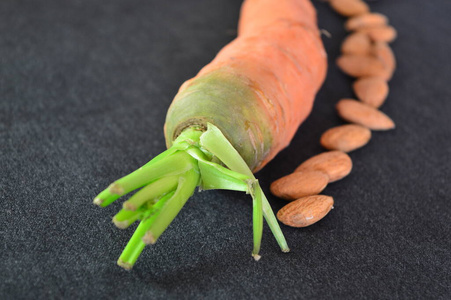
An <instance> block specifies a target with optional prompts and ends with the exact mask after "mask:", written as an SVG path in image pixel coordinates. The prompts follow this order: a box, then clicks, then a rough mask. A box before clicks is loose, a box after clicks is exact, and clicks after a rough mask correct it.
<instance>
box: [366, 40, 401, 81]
mask: <svg viewBox="0 0 451 300" xmlns="http://www.w3.org/2000/svg"><path fill="white" fill-rule="evenodd" d="M371 54H372V55H373V56H375V57H376V58H377V59H379V60H380V61H381V62H382V63H383V64H384V70H385V71H384V74H382V76H381V77H382V78H384V79H385V80H390V79H391V78H392V76H393V73H394V72H395V69H396V58H395V55H394V54H393V51H392V50H391V48H390V46H389V45H388V44H387V43H385V42H376V43H374V44H373V46H372V48H371Z"/></svg>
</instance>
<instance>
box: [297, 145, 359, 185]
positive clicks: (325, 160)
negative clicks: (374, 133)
mask: <svg viewBox="0 0 451 300" xmlns="http://www.w3.org/2000/svg"><path fill="white" fill-rule="evenodd" d="M307 170H317V171H322V172H324V173H326V174H327V175H328V176H329V182H334V181H337V180H340V179H342V178H343V177H345V176H347V175H348V174H349V173H350V172H351V170H352V160H351V158H350V157H349V156H348V155H347V154H346V153H344V152H342V151H328V152H323V153H321V154H318V155H315V156H313V157H310V158H309V159H307V160H306V161H304V162H303V163H302V164H300V165H299V167H297V168H296V170H294V171H295V172H305V171H307Z"/></svg>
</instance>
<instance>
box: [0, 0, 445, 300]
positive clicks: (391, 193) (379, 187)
mask: <svg viewBox="0 0 451 300" xmlns="http://www.w3.org/2000/svg"><path fill="white" fill-rule="evenodd" d="M369 3H370V5H371V8H372V10H373V11H376V12H381V13H384V14H386V15H387V16H388V17H389V18H390V22H391V24H392V25H393V26H394V27H396V28H397V30H398V32H399V38H398V39H397V40H396V41H395V42H394V43H393V44H392V47H393V50H394V52H395V54H396V56H397V59H398V69H397V71H396V73H395V76H394V77H393V80H392V81H391V82H390V89H391V91H390V95H389V97H388V100H387V103H386V104H384V105H383V107H382V108H381V109H382V110H383V111H384V112H385V113H387V114H388V115H389V116H391V117H392V118H393V120H394V121H395V122H396V124H397V128H396V130H394V131H389V132H374V134H373V138H372V139H371V141H370V143H369V144H368V145H367V146H365V147H364V148H362V149H360V150H357V151H355V152H352V153H351V154H350V156H351V158H352V160H353V162H354V168H353V171H352V173H351V174H350V175H349V176H348V177H346V178H345V179H343V180H341V181H338V182H336V183H332V184H330V185H329V186H328V187H327V188H326V189H325V191H324V194H326V195H331V196H333V197H334V199H335V208H334V210H332V211H331V212H330V214H329V215H328V216H327V217H326V218H325V219H323V220H321V221H320V222H319V223H317V224H315V225H313V226H311V227H308V228H304V229H296V228H289V227H286V226H283V227H282V229H283V231H284V233H285V235H286V238H287V240H288V243H289V245H290V248H291V250H292V251H291V252H290V253H288V254H285V253H282V252H281V251H280V250H279V248H278V246H277V244H276V242H275V240H274V238H273V237H272V234H271V233H270V231H269V229H268V227H267V226H265V231H264V235H263V242H262V251H261V254H262V259H261V260H260V261H259V262H255V261H254V260H253V259H252V257H251V255H250V254H251V249H252V220H251V218H252V215H251V208H252V204H251V200H250V197H249V196H246V195H244V194H243V193H237V192H224V191H209V192H202V193H196V194H195V195H194V196H193V197H192V199H190V200H189V201H188V202H187V204H186V206H185V207H184V208H183V210H182V211H181V213H180V214H179V216H178V217H177V218H176V220H175V221H174V222H173V224H172V225H171V226H170V227H169V229H168V230H167V232H165V233H164V234H163V236H162V237H161V239H160V240H159V241H158V243H157V244H156V245H154V246H151V247H147V248H146V249H145V250H144V252H143V254H142V256H141V258H140V259H139V260H138V262H137V264H136V266H135V268H134V269H133V271H131V272H127V271H125V270H123V269H121V268H119V267H118V266H116V260H117V258H118V256H119V255H120V253H121V250H122V249H123V247H124V246H125V245H126V243H127V241H128V239H129V238H130V236H131V234H132V232H133V229H127V230H119V229H116V228H115V227H114V225H113V224H112V223H111V217H112V216H113V215H114V214H115V212H116V211H118V209H119V208H120V206H121V202H122V201H119V202H118V203H116V204H114V205H111V206H110V207H108V208H105V209H100V208H98V207H96V206H94V205H93V204H92V199H93V198H94V196H95V195H96V194H97V193H98V192H100V191H101V190H102V189H103V188H105V187H106V186H108V184H109V183H110V182H112V181H113V180H115V179H117V178H119V177H121V176H123V175H125V174H127V173H129V172H131V171H133V170H134V169H136V168H138V167H139V166H140V165H142V164H144V163H145V162H147V161H148V160H149V159H150V158H151V157H153V156H155V155H157V154H158V153H160V152H161V151H163V150H164V149H165V146H164V138H163V130H162V128H163V124H164V117H165V112H166V110H167V108H168V106H169V104H170V102H171V100H172V97H173V96H174V95H175V94H176V92H177V89H178V87H179V86H180V84H181V83H182V82H183V81H184V80H186V79H188V78H190V77H192V76H194V75H195V74H196V72H197V71H198V70H199V69H200V68H201V67H202V66H203V65H205V64H207V63H208V62H209V61H210V60H211V59H212V58H213V57H214V55H215V53H217V52H218V51H219V49H221V47H223V46H224V45H225V44H227V43H228V42H229V41H231V40H232V39H233V38H234V36H235V32H236V31H235V29H236V24H237V21H238V12H239V8H240V4H241V1H240V0H228V1H225V0H215V1H212V0H189V1H186V0H185V1H184V0H179V1H175V0H173V1H158V0H148V1H144V0H142V1H138V0H132V1H122V0H109V1H103V0H85V1H82V0H72V1H60V0H43V1H31V0H30V1H26V0H2V1H0V164H1V167H0V172H1V176H0V204H1V207H2V208H1V210H0V243H1V244H0V245H1V252H0V268H1V270H2V271H1V272H0V297H1V298H2V299H52V298H69V299H74V298H83V299H110V298H118V299H149V298H177V299H180V298H181V299H184V298H186V299H188V298H195V299H216V298H220V299H232V298H267V299H270V298H275V297H280V298H298V299H311V298H347V299H362V298H369V299H371V298H372V299H375V298H378V299H388V298H391V299H407V298H408V299H412V298H422V299H424V298H434V299H449V298H450V297H451V288H450V282H451V271H450V270H451V242H450V236H451V226H450V219H451V218H450V217H451V210H450V201H451V197H450V194H451V184H450V179H451V171H450V170H451V162H450V161H451V124H450V123H451V122H450V114H451V101H450V100H451V84H450V78H451V72H450V69H451V65H450V63H449V53H450V52H451V40H450V38H449V37H450V36H451V22H450V18H449V16H450V15H451V1H449V0H436V1H424V0H409V1H405V0H404V1H387V0H385V1H382V0H381V1H371V2H369ZM314 4H315V6H316V8H317V9H318V17H319V25H320V27H321V28H324V29H326V30H327V31H329V32H330V33H331V35H332V37H331V38H327V37H323V40H324V43H325V46H326V49H327V52H328V54H329V65H330V66H329V73H328V77H327V80H326V82H325V84H324V86H323V88H322V89H321V91H320V93H319V94H318V97H317V100H316V103H315V106H314V110H313V113H312V115H311V116H310V117H309V118H308V120H307V121H306V122H305V123H304V124H303V125H302V126H301V127H300V129H299V131H298V133H297V135H296V137H295V138H294V140H293V142H292V144H291V145H290V147H289V148H287V149H286V150H284V151H283V152H281V153H280V154H279V155H278V156H277V157H276V158H275V159H274V160H273V161H272V162H271V163H270V164H269V165H268V166H267V167H265V168H264V169H263V170H262V171H261V172H259V173H258V174H257V177H258V179H259V180H260V181H261V183H262V186H263V187H264V190H265V191H266V192H267V195H268V197H269V200H270V202H271V204H272V206H273V208H274V210H275V211H277V210H278V209H280V208H281V207H282V206H283V205H284V204H285V203H286V202H284V201H283V200H279V199H277V198H275V197H273V196H272V195H270V194H269V192H268V186H269V184H270V182H272V181H273V180H275V179H277V178H279V177H281V176H283V175H286V174H288V173H289V172H291V171H292V170H293V169H294V168H295V167H296V166H297V165H298V164H299V163H301V162H302V161H304V160H305V159H307V158H309V157H310V156H312V155H315V154H317V153H319V152H321V151H322V149H321V146H320V145H319V138H320V136H321V133H322V132H324V131H325V130H326V129H328V128H330V127H333V126H336V125H340V124H344V122H343V121H341V120H340V118H339V117H338V116H337V114H336V112H335V109H334V105H335V103H336V102H337V101H338V100H339V99H340V98H343V97H351V96H352V90H351V83H352V79H351V78H349V77H347V76H345V75H344V74H343V73H341V72H340V71H339V70H338V69H337V67H336V66H335V64H334V61H335V59H336V58H337V56H338V54H339V48H340V43H341V41H342V40H343V38H344V37H345V35H346V33H345V31H344V29H343V22H344V18H342V17H340V16H338V15H337V14H335V13H334V12H333V11H331V9H330V8H329V6H328V5H327V3H324V2H322V1H315V2H314ZM133 228H134V227H133Z"/></svg>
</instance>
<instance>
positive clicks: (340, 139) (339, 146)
mask: <svg viewBox="0 0 451 300" xmlns="http://www.w3.org/2000/svg"><path fill="white" fill-rule="evenodd" d="M370 139H371V130H369V129H368V128H366V127H363V126H360V125H356V124H347V125H342V126H337V127H334V128H331V129H329V130H326V131H325V132H324V133H323V135H322V136H321V140H320V142H321V145H322V146H323V147H324V148H326V149H329V150H340V151H343V152H350V151H353V150H356V149H358V148H361V147H363V146H365V145H366V144H367V143H368V141H369V140H370Z"/></svg>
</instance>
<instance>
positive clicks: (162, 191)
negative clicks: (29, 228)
mask: <svg viewBox="0 0 451 300" xmlns="http://www.w3.org/2000/svg"><path fill="white" fill-rule="evenodd" d="M223 165H225V166H226V167H224V166H223ZM197 186H199V188H200V189H202V190H211V189H224V190H235V191H242V192H246V193H247V194H250V195H251V196H252V199H253V201H252V203H253V234H254V248H253V251H252V256H253V257H254V258H255V259H256V260H258V259H260V255H259V251H260V244H261V238H262V231H263V216H264V217H265V218H266V221H267V222H268V225H269V227H270V228H271V231H272V232H273V234H274V236H275V238H276V240H277V242H278V243H279V246H280V247H281V249H282V251H284V252H288V251H289V248H288V246H287V243H286V241H285V238H284V236H283V234H282V231H281V230H280V227H279V225H278V223H277V220H276V218H275V216H274V213H273V211H272V209H271V206H270V205H269V203H268V200H267V199H266V197H265V195H264V193H263V191H262V189H261V187H260V185H259V183H258V181H257V179H255V177H254V175H253V174H252V171H251V170H250V169H249V167H248V165H247V164H246V162H245V161H244V159H243V158H242V157H241V156H240V155H239V153H238V152H237V150H236V149H235V148H234V147H233V146H232V144H231V143H230V142H229V141H228V140H227V138H226V137H225V136H224V135H223V134H222V132H221V131H220V130H219V129H218V128H217V127H216V126H214V125H212V124H210V123H208V124H207V129H206V131H205V130H204V129H202V128H199V127H188V128H186V129H185V130H184V131H183V132H182V133H181V134H180V135H179V136H178V138H177V139H176V140H175V141H174V142H173V144H172V146H171V147H170V148H169V149H168V150H166V151H165V152H163V153H161V154H160V155H158V156H156V157H155V158H154V159H152V160H151V161H149V162H148V163H147V164H145V165H144V166H142V167H141V168H139V169H138V170H136V171H134V172H133V173H131V174H129V175H127V176H125V177H122V178H121V179H118V180H117V181H115V182H114V183H112V184H111V185H110V186H109V187H108V188H107V189H105V190H104V191H103V192H101V193H100V194H99V195H98V196H97V197H96V198H95V199H94V203H95V204H96V205H99V206H101V207H106V206H108V205H110V204H111V203H113V202H114V201H116V200H117V199H118V198H120V197H121V196H123V195H125V194H127V193H129V192H131V191H133V190H136V189H138V188H141V190H139V191H138V192H137V193H135V194H134V195H133V196H132V197H130V199H128V200H127V201H126V202H124V204H123V208H122V209H121V210H120V211H119V212H118V213H117V214H116V215H115V216H114V217H113V223H114V224H115V225H116V226H117V227H118V228H121V229H125V228H127V227H129V226H130V225H131V224H133V223H134V222H135V221H137V220H140V224H139V225H138V227H137V229H136V230H135V233H134V234H133V236H132V238H131V239H130V241H129V243H128V244H127V246H126V247H125V249H124V251H123V252H122V255H121V256H120V257H119V260H118V265H119V266H121V267H123V268H125V269H131V268H132V267H133V265H134V264H135V262H136V260H137V259H138V257H139V255H140V254H141V252H142V251H143V250H144V247H145V245H147V244H154V243H155V242H156V241H157V239H158V238H159V237H160V236H161V234H162V233H163V232H164V231H165V230H166V228H167V227H168V226H169V224H170V223H171V222H172V221H173V220H174V218H175V217H176V216H177V214H178V213H179V211H180V210H181V209H182V207H183V205H184V204H185V203H186V201H187V200H188V198H189V197H191V195H192V194H193V193H194V190H195V188H196V187H197Z"/></svg>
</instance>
